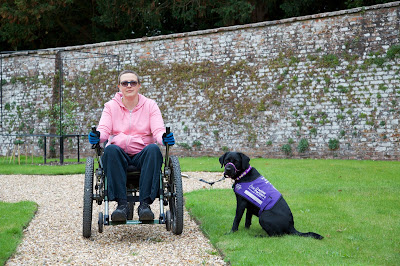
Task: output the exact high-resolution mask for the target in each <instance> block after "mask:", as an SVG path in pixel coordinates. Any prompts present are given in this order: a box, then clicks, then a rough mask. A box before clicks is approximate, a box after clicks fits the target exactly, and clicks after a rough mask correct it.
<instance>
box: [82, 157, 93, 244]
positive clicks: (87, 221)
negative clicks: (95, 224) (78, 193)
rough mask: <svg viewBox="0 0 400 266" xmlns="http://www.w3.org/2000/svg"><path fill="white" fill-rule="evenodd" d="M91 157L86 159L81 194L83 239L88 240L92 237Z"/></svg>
mask: <svg viewBox="0 0 400 266" xmlns="http://www.w3.org/2000/svg"><path fill="white" fill-rule="evenodd" d="M93 169H94V160H93V157H88V158H87V159H86V168H85V185H84V192H83V237H86V238H89V237H90V236H91V235H92V212H93V176H94V170H93Z"/></svg>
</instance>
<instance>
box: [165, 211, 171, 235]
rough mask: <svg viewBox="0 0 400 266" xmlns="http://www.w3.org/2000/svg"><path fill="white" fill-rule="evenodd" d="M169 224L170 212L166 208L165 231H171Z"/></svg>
mask: <svg viewBox="0 0 400 266" xmlns="http://www.w3.org/2000/svg"><path fill="white" fill-rule="evenodd" d="M171 224H172V218H171V212H170V211H169V210H168V211H167V212H166V213H165V226H166V227H167V231H171Z"/></svg>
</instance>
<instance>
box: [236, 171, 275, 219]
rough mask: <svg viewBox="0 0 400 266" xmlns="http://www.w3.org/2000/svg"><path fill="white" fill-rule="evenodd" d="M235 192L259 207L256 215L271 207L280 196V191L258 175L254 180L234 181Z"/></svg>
mask: <svg viewBox="0 0 400 266" xmlns="http://www.w3.org/2000/svg"><path fill="white" fill-rule="evenodd" d="M234 191H235V193H237V194H238V195H239V196H241V197H243V198H245V199H246V200H248V201H250V202H251V203H252V204H254V205H256V206H257V207H259V208H260V211H259V212H258V215H260V214H261V212H262V211H264V210H269V209H271V208H272V207H273V206H274V205H275V203H276V202H277V201H278V200H279V198H280V197H281V195H282V194H281V193H280V192H279V191H278V190H277V189H276V188H275V187H274V186H273V185H272V184H271V183H270V182H269V181H268V180H267V179H265V177H263V176H260V177H259V178H257V179H256V180H254V181H251V182H246V183H244V182H243V183H236V185H235V189H234Z"/></svg>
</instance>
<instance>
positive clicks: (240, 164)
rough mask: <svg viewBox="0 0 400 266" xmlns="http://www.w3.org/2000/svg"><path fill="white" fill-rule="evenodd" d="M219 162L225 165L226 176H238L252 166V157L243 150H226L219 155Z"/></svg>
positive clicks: (222, 165)
mask: <svg viewBox="0 0 400 266" xmlns="http://www.w3.org/2000/svg"><path fill="white" fill-rule="evenodd" d="M219 163H220V164H221V167H225V170H224V176H225V177H229V178H236V177H238V176H239V175H240V174H241V173H243V172H244V171H245V170H246V169H247V168H249V167H250V158H249V157H248V156H247V155H245V154H243V153H241V152H226V153H225V154H224V155H222V156H221V157H219Z"/></svg>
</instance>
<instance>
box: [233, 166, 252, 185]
mask: <svg viewBox="0 0 400 266" xmlns="http://www.w3.org/2000/svg"><path fill="white" fill-rule="evenodd" d="M251 168H252V167H251V166H249V168H247V169H246V170H245V171H244V172H243V173H241V174H240V176H239V177H237V178H236V179H235V180H236V181H239V180H240V179H241V178H242V177H244V176H245V175H247V174H248V173H249V172H250V170H251Z"/></svg>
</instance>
